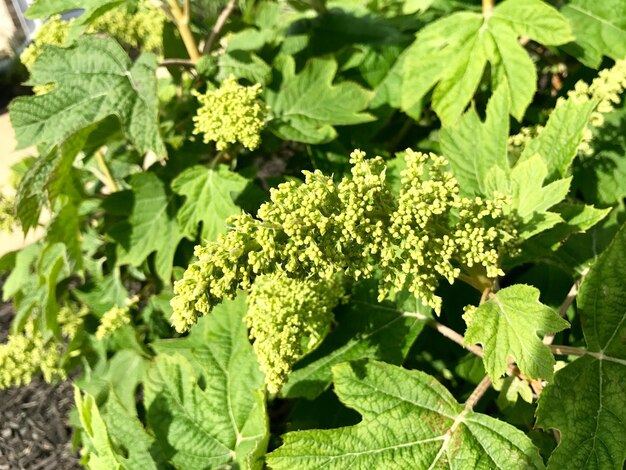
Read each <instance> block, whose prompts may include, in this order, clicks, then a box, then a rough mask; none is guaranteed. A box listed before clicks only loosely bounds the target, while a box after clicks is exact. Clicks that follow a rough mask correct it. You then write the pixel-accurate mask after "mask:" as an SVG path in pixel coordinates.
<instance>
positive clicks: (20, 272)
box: [2, 243, 42, 302]
mask: <svg viewBox="0 0 626 470" xmlns="http://www.w3.org/2000/svg"><path fill="white" fill-rule="evenodd" d="M41 248H42V246H41V244H39V243H33V244H32V245H28V246H27V247H25V248H22V249H21V250H20V251H18V252H17V255H16V256H15V265H14V267H13V269H12V270H11V274H9V276H8V277H7V278H6V281H4V284H3V285H2V300H3V301H4V302H6V301H7V300H9V299H11V298H13V297H14V296H15V295H16V294H17V293H19V292H20V291H21V290H22V289H23V288H25V287H27V286H28V285H29V284H31V282H32V281H33V280H34V266H35V262H36V261H37V259H38V258H39V254H40V253H41Z"/></svg>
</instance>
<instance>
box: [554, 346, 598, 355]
mask: <svg viewBox="0 0 626 470" xmlns="http://www.w3.org/2000/svg"><path fill="white" fill-rule="evenodd" d="M550 349H551V350H552V352H553V353H554V354H558V355H560V356H584V355H586V354H591V353H590V351H587V350H586V349H585V348H578V347H576V346H563V345H559V344H551V345H550Z"/></svg>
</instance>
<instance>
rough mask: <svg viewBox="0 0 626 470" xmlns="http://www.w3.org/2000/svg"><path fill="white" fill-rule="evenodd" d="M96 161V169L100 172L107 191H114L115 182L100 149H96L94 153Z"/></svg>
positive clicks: (115, 187)
mask: <svg viewBox="0 0 626 470" xmlns="http://www.w3.org/2000/svg"><path fill="white" fill-rule="evenodd" d="M95 157H96V163H97V164H98V169H99V170H100V171H101V172H102V176H103V178H104V180H103V181H102V182H103V183H104V185H105V186H106V187H107V189H108V190H109V192H111V193H114V192H116V191H117V190H118V188H117V184H115V180H114V179H113V176H112V175H111V171H109V167H108V165H107V162H106V161H105V160H104V155H103V154H102V152H101V151H100V150H97V151H96V153H95Z"/></svg>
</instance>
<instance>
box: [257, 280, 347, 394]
mask: <svg viewBox="0 0 626 470" xmlns="http://www.w3.org/2000/svg"><path fill="white" fill-rule="evenodd" d="M342 295H343V289H342V288H341V284H340V283H339V282H337V281H335V280H331V281H312V280H298V279H293V278H290V277H288V276H287V275H286V274H285V273H284V272H276V273H272V274H267V275H261V276H259V277H258V278H256V280H255V281H254V284H253V285H252V288H251V289H250V295H249V297H248V303H249V309H248V312H247V314H246V316H245V321H246V324H247V325H248V328H250V339H252V340H253V341H254V342H253V343H252V346H253V348H254V352H255V353H256V356H257V358H258V360H259V364H260V366H261V370H262V371H263V372H264V373H265V382H266V384H267V389H268V391H269V392H270V393H278V391H279V390H280V388H281V387H282V385H283V384H284V383H285V381H286V380H287V377H288V375H289V373H290V372H291V368H292V367H293V365H294V364H295V362H296V361H297V360H298V359H300V358H301V357H302V356H303V355H304V354H306V353H307V352H310V351H311V350H313V349H314V348H315V347H317V345H318V344H319V343H320V342H321V340H322V339H324V337H325V336H326V333H327V332H328V330H329V328H330V326H331V323H332V320H333V313H332V310H333V308H334V307H335V305H337V303H338V302H339V299H340V298H341V296H342Z"/></svg>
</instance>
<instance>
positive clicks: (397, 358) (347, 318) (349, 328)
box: [281, 284, 430, 399]
mask: <svg viewBox="0 0 626 470" xmlns="http://www.w3.org/2000/svg"><path fill="white" fill-rule="evenodd" d="M366 285H367V284H365V285H363V286H361V287H360V288H359V289H357V290H356V291H355V292H354V293H353V295H352V301H351V303H350V305H349V306H348V307H347V308H345V309H343V310H341V311H340V312H338V313H337V315H336V320H337V323H338V325H337V327H336V328H335V329H334V330H333V331H332V332H331V333H330V334H329V335H328V337H327V338H326V339H325V340H324V342H323V343H322V344H321V345H320V346H319V348H318V349H316V350H315V351H314V352H313V353H312V354H311V355H309V356H307V357H305V358H304V359H303V360H301V361H300V362H299V363H298V364H297V365H296V369H295V370H294V371H293V372H292V373H291V374H290V376H289V380H288V381H287V383H286V384H285V386H284V387H283V389H282V391H281V395H282V396H284V397H288V398H294V397H305V398H308V399H312V398H314V397H316V396H318V395H319V394H320V393H322V392H323V391H324V390H325V389H326V388H327V387H328V386H329V385H330V382H331V379H332V374H331V369H332V367H333V366H335V365H337V364H340V363H342V362H345V361H354V360H357V359H364V358H371V359H380V360H385V361H387V362H390V363H392V364H401V363H402V361H403V360H404V358H405V357H406V355H407V354H408V352H409V349H410V347H411V345H412V344H413V342H414V341H415V338H417V336H418V335H419V334H420V332H421V331H422V329H423V327H424V322H423V321H422V320H419V319H417V318H416V317H411V316H409V315H406V314H405V312H404V310H403V309H402V308H400V307H396V306H395V305H393V303H391V302H386V303H384V304H378V303H377V302H376V293H375V292H367V290H366ZM405 307H407V308H409V309H411V312H419V313H421V314H424V315H426V314H429V313H430V309H425V308H424V307H423V306H421V305H417V302H416V301H415V300H414V299H413V305H411V306H409V305H406V306H405Z"/></svg>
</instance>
